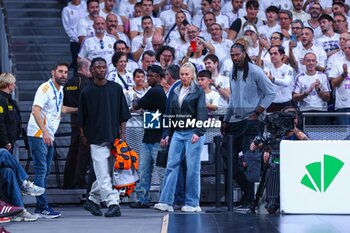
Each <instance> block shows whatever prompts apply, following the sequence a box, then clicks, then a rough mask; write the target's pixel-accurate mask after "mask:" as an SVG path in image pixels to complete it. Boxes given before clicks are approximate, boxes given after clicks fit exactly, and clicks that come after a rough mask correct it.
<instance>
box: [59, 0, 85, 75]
mask: <svg viewBox="0 0 350 233" xmlns="http://www.w3.org/2000/svg"><path fill="white" fill-rule="evenodd" d="M87 14H88V13H87V10H86V2H85V1H81V0H72V1H71V2H70V3H68V5H67V6H66V7H64V8H63V10H62V24H63V28H64V30H65V32H66V34H67V36H68V37H69V39H70V52H71V54H72V64H71V65H70V67H71V68H73V69H74V72H76V71H77V57H78V53H79V50H80V44H79V38H78V30H77V28H78V24H79V21H80V19H82V18H83V17H85V16H86V15H87Z"/></svg>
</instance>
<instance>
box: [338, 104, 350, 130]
mask: <svg viewBox="0 0 350 233" xmlns="http://www.w3.org/2000/svg"><path fill="white" fill-rule="evenodd" d="M335 111H336V112H350V108H339V109H337V110H335ZM337 124H338V125H347V126H349V125H350V117H349V116H346V115H344V116H337Z"/></svg>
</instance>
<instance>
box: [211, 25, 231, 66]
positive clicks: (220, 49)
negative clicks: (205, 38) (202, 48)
mask: <svg viewBox="0 0 350 233" xmlns="http://www.w3.org/2000/svg"><path fill="white" fill-rule="evenodd" d="M210 34H211V40H210V41H209V43H211V44H212V46H214V48H215V55H216V56H217V57H218V58H219V61H224V60H225V59H226V58H228V57H230V48H231V46H232V45H233V42H232V40H228V39H224V38H223V36H222V34H223V28H222V27H221V25H220V24H218V23H213V24H212V25H210Z"/></svg>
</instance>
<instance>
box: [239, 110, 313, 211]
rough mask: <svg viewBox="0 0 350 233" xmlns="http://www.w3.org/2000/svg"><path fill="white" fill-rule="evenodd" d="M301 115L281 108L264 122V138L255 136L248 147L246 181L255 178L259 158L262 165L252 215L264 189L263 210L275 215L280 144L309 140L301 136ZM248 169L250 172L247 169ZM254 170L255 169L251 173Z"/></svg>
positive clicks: (303, 134)
mask: <svg viewBox="0 0 350 233" xmlns="http://www.w3.org/2000/svg"><path fill="white" fill-rule="evenodd" d="M299 115H300V112H299V111H298V110H297V109H296V108H294V107H292V106H290V107H286V108H284V109H283V110H282V111H281V112H275V113H272V114H270V115H267V116H266V118H265V121H264V123H265V130H264V132H263V135H262V136H261V137H260V136H257V137H256V138H255V139H254V141H253V142H252V143H251V145H250V151H251V152H248V153H251V154H250V155H249V154H245V157H246V162H247V164H248V169H247V176H248V179H250V180H254V179H256V178H254V177H256V173H257V171H260V169H258V170H257V169H256V168H257V166H259V165H260V164H261V160H259V159H255V160H254V157H255V158H256V156H252V155H256V154H257V155H259V154H260V156H259V157H260V158H261V153H259V152H262V159H263V161H264V165H263V169H262V170H263V171H262V176H261V179H260V184H259V187H258V190H257V193H256V198H255V201H254V206H253V207H252V212H253V213H254V212H255V208H256V206H257V205H258V203H259V200H260V198H261V197H262V195H263V192H264V190H265V188H266V202H267V204H266V206H265V207H266V209H267V211H268V212H269V213H276V211H277V210H278V208H279V155H280V154H279V144H280V142H281V140H309V138H308V136H307V135H306V134H305V133H304V132H302V130H300V129H299V127H300V128H301V121H300V117H299ZM249 168H250V169H249ZM253 168H255V169H253Z"/></svg>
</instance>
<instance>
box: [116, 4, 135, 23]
mask: <svg viewBox="0 0 350 233" xmlns="http://www.w3.org/2000/svg"><path fill="white" fill-rule="evenodd" d="M134 6H135V5H134V4H130V3H129V1H123V2H122V4H119V10H118V14H119V15H120V16H124V17H125V18H127V19H130V18H132V17H133V15H134Z"/></svg>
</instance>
